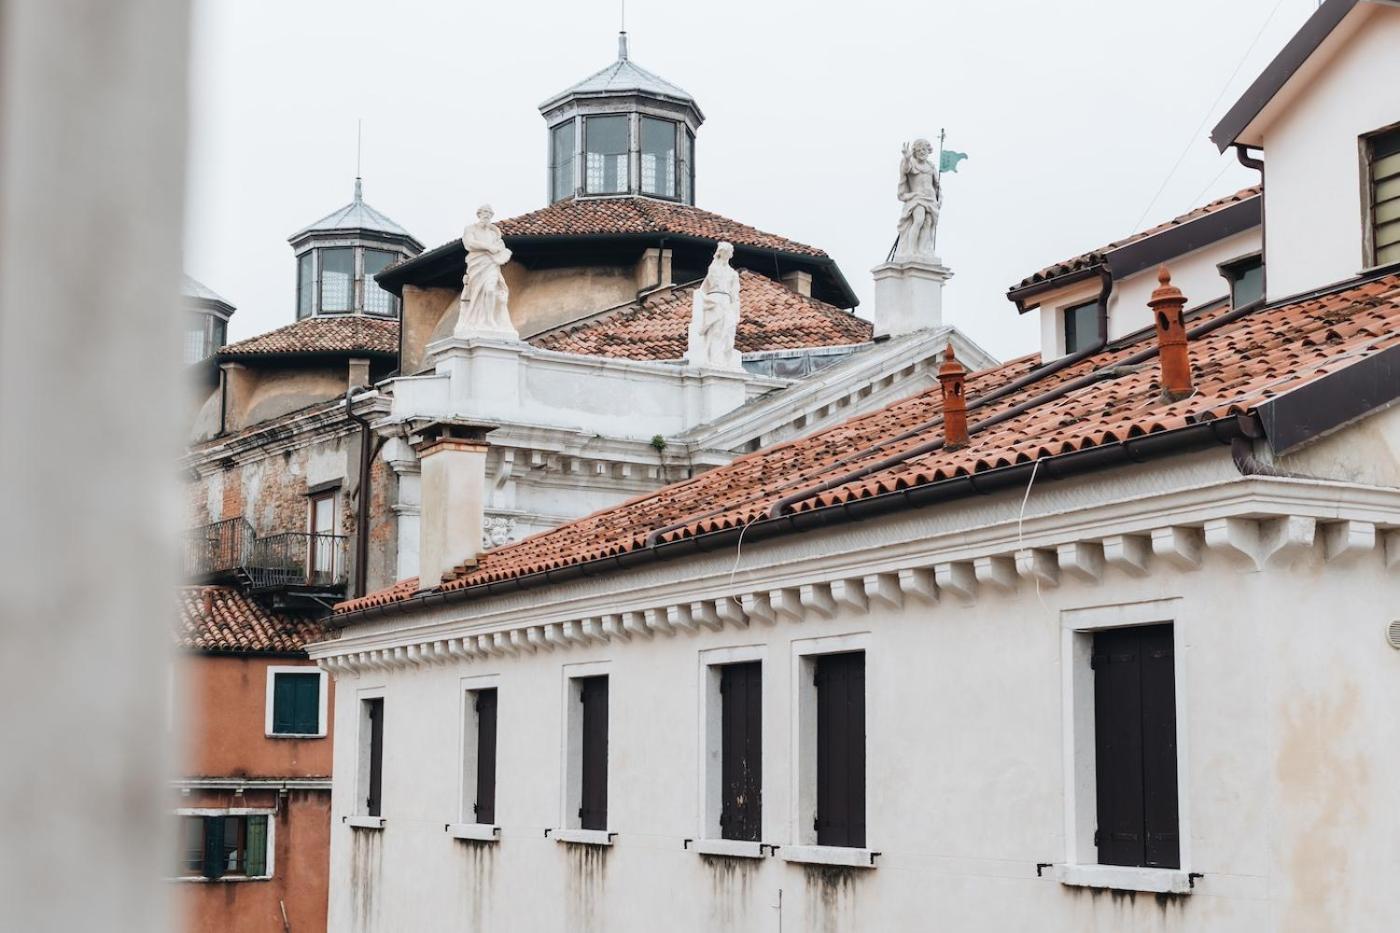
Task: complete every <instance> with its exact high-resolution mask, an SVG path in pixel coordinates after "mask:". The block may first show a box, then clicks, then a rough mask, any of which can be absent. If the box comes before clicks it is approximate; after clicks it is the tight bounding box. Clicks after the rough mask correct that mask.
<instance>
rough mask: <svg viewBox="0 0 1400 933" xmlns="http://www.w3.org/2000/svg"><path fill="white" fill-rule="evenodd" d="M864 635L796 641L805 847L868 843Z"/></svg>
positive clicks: (799, 795) (800, 833) (799, 818)
mask: <svg viewBox="0 0 1400 933" xmlns="http://www.w3.org/2000/svg"><path fill="white" fill-rule="evenodd" d="M866 642H867V639H866V636H864V635H853V636H839V637H836V638H822V639H814V640H810V641H803V642H796V643H794V646H793V647H794V651H795V652H796V657H795V662H796V665H795V672H794V673H795V678H796V684H795V686H796V693H797V696H796V704H795V707H796V708H795V713H796V720H797V722H796V730H795V732H796V739H797V754H796V756H795V757H796V760H797V768H796V769H795V777H796V781H797V787H796V793H795V795H794V800H795V803H796V807H797V812H796V814H795V817H796V819H795V822H796V831H797V839H796V842H797V844H799V845H807V846H811V845H816V846H829V847H836V848H851V849H864V848H865V846H866V832H865V810H866V794H865V660H866V652H865V647H866Z"/></svg>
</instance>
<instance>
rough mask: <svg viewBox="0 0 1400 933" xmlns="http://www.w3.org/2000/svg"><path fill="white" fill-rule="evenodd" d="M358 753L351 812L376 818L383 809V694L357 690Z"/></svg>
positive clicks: (381, 692)
mask: <svg viewBox="0 0 1400 933" xmlns="http://www.w3.org/2000/svg"><path fill="white" fill-rule="evenodd" d="M359 733H360V734H359V755H358V767H357V768H356V785H355V786H356V793H355V797H356V800H355V813H356V814H357V815H359V816H367V817H380V816H383V810H384V694H383V691H382V690H377V691H373V692H361V693H360V728H359Z"/></svg>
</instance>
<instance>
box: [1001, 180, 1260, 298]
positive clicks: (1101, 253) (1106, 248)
mask: <svg viewBox="0 0 1400 933" xmlns="http://www.w3.org/2000/svg"><path fill="white" fill-rule="evenodd" d="M1263 190H1264V189H1263V187H1262V186H1261V185H1253V186H1251V187H1249V188H1241V189H1240V190H1239V191H1236V192H1235V193H1234V194H1231V195H1227V196H1226V197H1223V198H1218V199H1217V200H1214V201H1211V202H1210V203H1209V204H1202V205H1201V206H1200V207H1198V208H1196V209H1194V210H1190V211H1187V212H1186V213H1185V214H1182V215H1181V216H1180V217H1173V218H1172V219H1171V220H1169V221H1167V222H1166V223H1162V224H1158V225H1157V226H1155V227H1150V228H1148V229H1146V230H1143V231H1140V232H1138V233H1134V234H1133V235H1132V236H1129V237H1124V238H1123V239H1121V240H1114V241H1113V242H1112V243H1106V244H1104V245H1103V246H1100V247H1099V248H1098V249H1093V250H1090V251H1089V252H1087V253H1080V254H1079V255H1078V256H1074V257H1072V258H1070V259H1065V260H1063V261H1061V262H1057V263H1055V264H1053V265H1049V266H1046V267H1045V268H1044V269H1041V270H1040V271H1039V272H1036V273H1035V274H1034V275H1029V276H1026V277H1025V278H1024V279H1022V280H1021V281H1020V282H1019V283H1018V284H1017V285H1016V286H1015V288H1025V287H1027V286H1029V285H1039V284H1040V283H1042V282H1048V281H1050V280H1051V279H1057V278H1059V277H1060V276H1062V275H1069V274H1071V273H1073V272H1081V271H1083V270H1085V269H1090V268H1093V267H1094V266H1097V265H1098V264H1100V263H1101V262H1103V261H1104V257H1105V256H1106V255H1107V254H1108V253H1111V252H1113V251H1114V250H1116V249H1121V248H1122V247H1124V246H1127V245H1128V244H1129V243H1136V242H1138V241H1139V240H1145V239H1147V238H1148V237H1150V236H1155V235H1156V234H1158V233H1162V232H1163V231H1166V230H1170V229H1172V228H1173V227H1180V226H1181V225H1182V224H1187V223H1190V222H1191V221H1193V220H1200V219H1201V218H1202V217H1205V216H1207V215H1208V214H1214V213H1216V212H1217V211H1220V210H1223V209H1225V208H1227V207H1230V206H1231V205H1234V204H1239V203H1240V202H1241V201H1247V200H1249V199H1250V198H1257V197H1259V195H1260V194H1261V193H1262V192H1263ZM1013 290H1014V289H1013Z"/></svg>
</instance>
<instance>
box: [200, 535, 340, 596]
mask: <svg viewBox="0 0 1400 933" xmlns="http://www.w3.org/2000/svg"><path fill="white" fill-rule="evenodd" d="M349 540H350V539H349V538H348V537H347V536H345V535H329V534H315V533H312V532H299V531H289V532H282V533H280V534H274V535H267V536H266V537H258V535H257V534H256V533H255V532H254V531H253V526H252V525H250V524H249V523H248V520H247V519H244V518H226V519H224V520H223V521H218V522H213V523H212V524H209V525H205V526H203V527H202V528H194V529H191V530H189V531H187V532H185V576H186V578H187V579H189V580H213V579H218V578H220V577H224V578H230V577H233V578H242V579H244V580H245V581H246V582H247V584H248V585H249V586H251V587H252V588H253V589H257V590H273V589H288V588H310V589H337V588H343V587H344V586H345V584H346V581H347V579H348V573H347V570H348V567H349V560H348V554H349V547H348V542H349Z"/></svg>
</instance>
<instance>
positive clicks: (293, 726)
mask: <svg viewBox="0 0 1400 933" xmlns="http://www.w3.org/2000/svg"><path fill="white" fill-rule="evenodd" d="M272 678H273V679H272V732H273V734H274V735H317V734H319V733H320V731H321V675H320V674H318V673H309V674H280V673H274V674H273V675H272Z"/></svg>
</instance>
